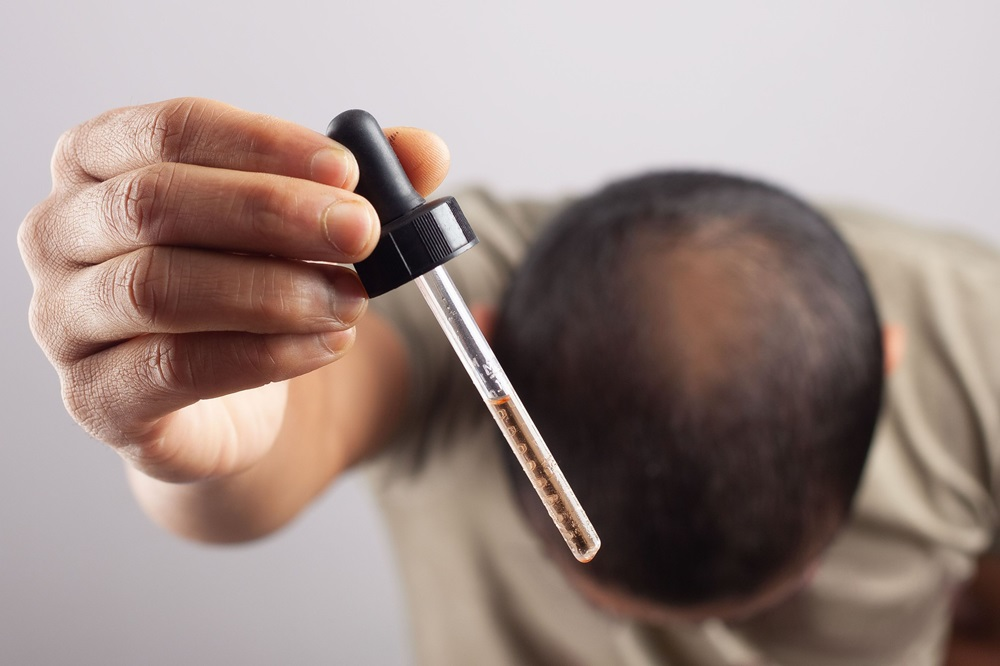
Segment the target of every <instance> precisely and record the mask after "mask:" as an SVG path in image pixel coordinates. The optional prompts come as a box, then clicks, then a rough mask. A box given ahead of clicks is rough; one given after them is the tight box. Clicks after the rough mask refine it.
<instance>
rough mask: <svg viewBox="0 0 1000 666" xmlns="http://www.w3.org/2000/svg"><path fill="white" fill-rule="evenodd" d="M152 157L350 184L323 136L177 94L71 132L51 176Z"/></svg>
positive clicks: (347, 157)
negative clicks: (180, 96)
mask: <svg viewBox="0 0 1000 666" xmlns="http://www.w3.org/2000/svg"><path fill="white" fill-rule="evenodd" d="M158 162H183V163H187V164H198V165H201V166H210V167H218V168H222V169H234V170H237V171H259V172H263V173H272V174H276V175H281V176H289V177H292V178H304V179H308V180H313V181H316V182H320V183H324V184H326V185H332V186H334V187H343V188H346V189H354V186H355V185H356V184H357V176H358V167H357V163H356V162H355V161H354V158H353V157H352V156H351V154H350V152H349V151H347V150H346V149H345V148H344V147H343V146H341V145H340V144H338V143H336V142H335V141H333V140H331V139H330V138H328V137H326V136H325V135H323V134H321V133H319V132H314V131H312V130H309V129H306V128H304V127H302V126H300V125H296V124H295V123H292V122H289V121H285V120H280V119H278V118H274V117H272V116H266V115H262V114H257V113H251V112H249V111H243V110H241V109H237V108H235V107H232V106H229V105H227V104H223V103H221V102H216V101H213V100H206V99H198V98H182V99H175V100H170V101H166V102H158V103H155V104H146V105H143V106H135V107H128V108H123V109H116V110H114V111H109V112H107V113H104V114H102V115H100V116H98V117H97V118H94V119H93V120H90V121H88V122H86V123H83V124H82V125H80V126H78V127H76V128H74V129H72V130H70V131H69V132H67V133H66V134H64V135H63V136H62V138H61V139H60V141H59V144H58V145H57V147H56V153H55V155H54V156H53V165H52V166H53V176H54V178H55V179H56V180H57V182H58V181H59V180H60V179H65V180H68V181H70V182H86V181H94V180H96V181H101V180H105V179H107V178H111V177H113V176H116V175H118V174H120V173H123V172H126V171H133V170H135V169H141V168H142V167H144V166H148V165H150V164H156V163H158Z"/></svg>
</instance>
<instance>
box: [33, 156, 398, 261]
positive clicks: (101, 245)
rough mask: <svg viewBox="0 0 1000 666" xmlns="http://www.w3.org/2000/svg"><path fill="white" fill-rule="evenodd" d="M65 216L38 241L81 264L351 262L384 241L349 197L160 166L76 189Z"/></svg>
mask: <svg viewBox="0 0 1000 666" xmlns="http://www.w3.org/2000/svg"><path fill="white" fill-rule="evenodd" d="M63 210H64V211H65V212H64V214H63V216H64V217H67V218H69V220H62V219H56V218H55V217H50V218H49V219H46V220H43V221H42V225H43V226H44V227H47V228H44V229H42V230H40V233H43V234H44V235H45V237H46V238H50V239H58V238H65V241H64V242H65V243H66V244H67V248H66V250H65V255H66V256H67V258H68V259H70V260H71V261H72V262H75V263H77V264H95V263H100V262H103V261H107V260H108V259H111V258H112V257H114V256H116V255H119V254H123V253H126V252H129V251H132V250H135V249H137V248H140V247H146V246H151V245H173V246H185V247H200V248H210V249H218V250H226V251H233V252H245V253H255V254H272V255H278V256H283V257H290V258H295V259H306V260H317V261H328V262H335V263H354V262H357V261H360V260H361V259H363V258H364V257H366V256H367V255H368V254H369V253H370V252H371V251H372V249H373V248H374V247H375V244H376V243H377V242H378V236H379V232H378V228H379V226H378V216H377V214H376V213H375V210H374V209H373V208H372V207H371V205H370V204H369V203H368V202H367V201H365V200H364V199H362V198H361V197H359V196H357V195H355V194H353V193H351V192H348V191H346V190H343V189H338V188H333V187H329V186H326V185H320V184H318V183H313V182H311V181H306V180H300V179H295V178H287V177H284V176H274V175H270V174H259V173H245V172H238V171H229V170H223V169H212V168H208V167H201V166H192V165H187V164H156V165H153V166H148V167H144V168H142V169H138V170H136V171H132V172H129V173H126V174H123V175H121V176H117V177H115V178H111V179H109V180H106V181H104V182H102V183H98V184H95V185H92V186H90V187H85V188H80V189H78V190H77V191H76V192H75V194H74V195H73V196H72V197H71V200H69V201H67V202H66V204H65V205H64V207H63ZM73 220H80V222H79V223H76V224H74V223H72V221H73ZM68 222H69V223H68ZM50 242H59V241H50Z"/></svg>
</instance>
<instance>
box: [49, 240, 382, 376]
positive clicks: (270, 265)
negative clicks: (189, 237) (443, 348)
mask: <svg viewBox="0 0 1000 666" xmlns="http://www.w3.org/2000/svg"><path fill="white" fill-rule="evenodd" d="M60 293H61V298H62V300H63V304H62V306H61V309H62V311H63V312H73V313H74V316H68V317H62V318H61V320H62V324H61V325H62V327H63V330H61V331H59V337H60V339H61V344H63V345H66V343H67V341H74V342H75V344H74V346H73V347H71V348H69V349H66V348H64V349H63V353H64V354H70V355H72V356H75V357H77V358H78V357H80V356H84V355H87V354H90V353H93V351H94V350H95V349H99V348H101V347H104V346H106V345H107V344H109V343H113V342H117V341H120V340H123V339H127V338H132V337H135V336H137V335H140V334H148V333H192V332H204V331H246V332H252V333H297V334H301V333H315V332H321V331H330V330H343V329H346V328H349V327H351V326H352V325H353V324H354V322H355V321H356V320H357V319H358V317H360V316H361V313H362V312H363V311H364V309H365V306H366V303H367V298H366V295H365V291H364V287H362V286H361V282H360V281H359V280H358V278H357V275H356V274H355V273H354V272H353V271H351V270H350V269H348V268H344V267H340V266H328V265H321V264H309V263H304V262H295V261H287V260H283V259H276V258H270V257H251V256H239V255H231V254H221V253H215V252H207V251H203V250H190V249H185V248H164V247H153V248H144V249H142V250H137V251H135V252H131V253H129V254H126V255H122V256H121V257H116V258H114V259H112V260H110V261H107V262H105V263H103V264H100V265H98V266H92V267H90V268H87V269H84V270H81V271H78V272H77V273H76V274H74V275H73V276H72V277H71V278H70V279H68V280H67V284H65V285H63V288H62V289H61V290H60Z"/></svg>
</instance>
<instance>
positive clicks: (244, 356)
mask: <svg viewBox="0 0 1000 666" xmlns="http://www.w3.org/2000/svg"><path fill="white" fill-rule="evenodd" d="M239 345H240V348H239V350H238V358H239V361H240V364H241V365H242V366H243V367H244V368H246V369H247V371H248V372H249V373H250V374H252V375H253V377H254V379H255V383H260V384H263V383H267V382H271V381H274V378H275V377H276V376H277V375H278V372H279V369H280V367H281V364H280V363H279V361H278V358H277V356H276V355H275V353H274V350H273V349H272V348H271V344H270V340H269V338H268V337H267V336H253V337H250V336H242V337H241V338H240V341H239Z"/></svg>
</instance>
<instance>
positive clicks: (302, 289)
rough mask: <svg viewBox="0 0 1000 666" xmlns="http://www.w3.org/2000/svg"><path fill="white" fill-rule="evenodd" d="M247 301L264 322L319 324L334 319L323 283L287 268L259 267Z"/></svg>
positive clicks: (248, 283) (250, 284)
mask: <svg viewBox="0 0 1000 666" xmlns="http://www.w3.org/2000/svg"><path fill="white" fill-rule="evenodd" d="M244 302H247V303H248V307H249V309H250V311H251V312H252V313H253V314H254V316H255V317H257V318H259V319H261V320H264V321H287V322H298V323H303V322H310V323H317V324H318V323H321V322H325V321H328V320H329V318H330V315H329V312H330V297H329V296H328V294H327V291H326V289H325V287H324V286H323V285H322V284H321V282H320V280H319V279H317V277H316V276H314V275H295V274H293V271H291V270H289V269H288V268H287V267H284V266H274V265H267V266H262V267H257V268H255V269H254V271H253V272H252V273H251V279H250V280H249V281H248V282H247V294H246V295H245V297H244Z"/></svg>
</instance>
